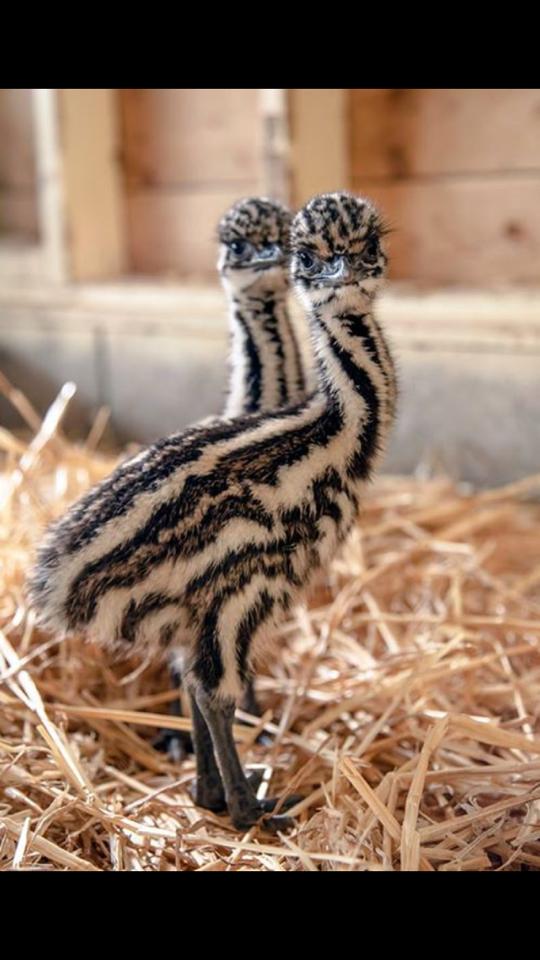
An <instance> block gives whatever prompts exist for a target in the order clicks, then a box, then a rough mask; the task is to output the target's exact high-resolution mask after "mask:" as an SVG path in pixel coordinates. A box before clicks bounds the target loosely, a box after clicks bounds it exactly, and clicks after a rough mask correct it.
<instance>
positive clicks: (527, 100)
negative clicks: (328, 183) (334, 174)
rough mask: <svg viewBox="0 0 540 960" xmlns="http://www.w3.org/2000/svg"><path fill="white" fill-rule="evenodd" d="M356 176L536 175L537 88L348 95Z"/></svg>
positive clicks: (539, 154)
mask: <svg viewBox="0 0 540 960" xmlns="http://www.w3.org/2000/svg"><path fill="white" fill-rule="evenodd" d="M349 116H350V122H351V166H352V173H353V176H354V177H360V176H362V177H373V178H390V179H394V178H399V177H415V176H434V175H441V174H463V173H476V174H484V173H489V172H490V173H494V172H502V171H516V172H517V171H527V170H529V171H530V170H538V171H540V90H538V89H536V90H534V89H531V90H490V89H485V90H474V89H469V90H451V89H447V90H430V89H424V90H415V89H402V90H400V89H393V90H391V89H377V90H358V89H355V90H354V89H352V90H350V91H349Z"/></svg>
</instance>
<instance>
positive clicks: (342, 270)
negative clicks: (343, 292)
mask: <svg viewBox="0 0 540 960" xmlns="http://www.w3.org/2000/svg"><path fill="white" fill-rule="evenodd" d="M327 276H328V278H329V280H332V281H335V280H349V279H350V278H351V277H352V270H351V266H350V264H349V261H348V260H347V257H343V256H342V257H334V258H333V259H332V260H331V261H330V264H329V267H328V271H327Z"/></svg>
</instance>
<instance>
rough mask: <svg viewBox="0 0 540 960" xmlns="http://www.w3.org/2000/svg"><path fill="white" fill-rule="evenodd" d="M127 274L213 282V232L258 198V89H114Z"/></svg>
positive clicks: (260, 162) (260, 168) (260, 164)
mask: <svg viewBox="0 0 540 960" xmlns="http://www.w3.org/2000/svg"><path fill="white" fill-rule="evenodd" d="M118 96H119V101H118V102H119V110H120V123H121V137H122V168H123V175H124V183H125V189H126V220H127V237H128V248H129V257H130V268H131V269H132V270H134V271H135V272H137V273H143V274H153V275H156V274H158V275H159V274H170V275H173V276H184V277H202V278H206V277H210V276H212V275H215V263H216V246H215V239H214V238H215V230H216V224H217V221H218V219H219V217H220V216H221V214H222V213H223V212H224V211H225V210H226V208H227V207H228V206H229V205H230V204H231V203H232V202H233V201H235V200H238V199H239V198H240V197H242V196H246V195H249V194H252V193H260V192H261V190H262V180H263V137H262V122H261V112H260V97H261V91H260V90H256V89H253V90H250V89H247V90H235V89H228V90H227V89H225V90H200V89H193V90H188V89H183V90H180V89H179V90H158V89H156V90H149V89H148V90H145V89H139V90H135V89H131V90H119V91H118Z"/></svg>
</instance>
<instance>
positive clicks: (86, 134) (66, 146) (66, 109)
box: [58, 88, 127, 280]
mask: <svg viewBox="0 0 540 960" xmlns="http://www.w3.org/2000/svg"><path fill="white" fill-rule="evenodd" d="M115 94H116V92H115V91H114V90H107V89H89V88H88V89H81V90H71V89H62V90H59V91H58V95H59V113H60V149H61V153H62V167H63V190H64V196H65V217H66V226H67V238H68V248H69V258H70V268H71V276H72V277H73V279H75V280H94V279H104V278H108V277H115V276H117V275H118V274H120V273H122V272H124V270H125V268H126V265H127V257H126V254H125V242H124V209H123V197H122V181H121V176H120V170H119V166H118V162H117V150H118V139H117V125H116V120H117V113H116V106H117V104H116V95H115Z"/></svg>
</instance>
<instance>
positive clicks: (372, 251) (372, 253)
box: [362, 237, 379, 261]
mask: <svg viewBox="0 0 540 960" xmlns="http://www.w3.org/2000/svg"><path fill="white" fill-rule="evenodd" d="M378 256H379V241H378V240H377V237H371V238H370V239H369V240H368V242H367V243H366V245H365V247H364V249H363V251H362V259H363V260H371V261H373V260H376V259H377V257H378Z"/></svg>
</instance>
